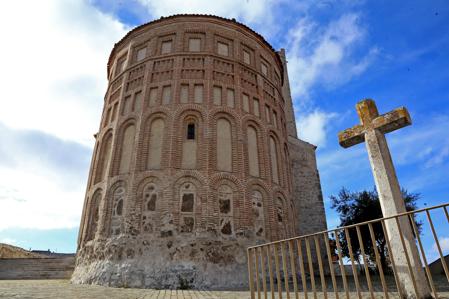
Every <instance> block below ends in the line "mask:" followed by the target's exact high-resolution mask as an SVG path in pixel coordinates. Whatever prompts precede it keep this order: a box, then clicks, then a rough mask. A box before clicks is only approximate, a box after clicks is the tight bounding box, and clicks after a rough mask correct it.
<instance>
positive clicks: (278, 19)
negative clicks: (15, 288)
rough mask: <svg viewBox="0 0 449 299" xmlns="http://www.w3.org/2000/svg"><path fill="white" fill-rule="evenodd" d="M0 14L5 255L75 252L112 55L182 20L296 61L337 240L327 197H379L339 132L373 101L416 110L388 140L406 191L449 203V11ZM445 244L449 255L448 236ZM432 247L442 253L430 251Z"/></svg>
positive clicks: (355, 6) (304, 123)
mask: <svg viewBox="0 0 449 299" xmlns="http://www.w3.org/2000/svg"><path fill="white" fill-rule="evenodd" d="M0 5H1V9H0V25H1V26H0V28H1V29H0V33H1V35H2V37H3V40H7V41H9V43H8V44H7V45H8V47H5V46H4V47H2V48H1V49H0V55H1V57H3V58H5V60H4V61H3V63H2V71H1V72H0V80H1V81H0V82H3V84H4V85H3V86H4V88H3V90H4V94H3V95H2V97H1V98H0V104H1V106H0V107H1V108H0V140H1V142H0V242H9V243H13V244H16V245H19V246H23V247H24V248H27V249H28V248H39V249H51V250H56V249H57V250H58V251H66V252H70V251H74V250H75V248H76V238H77V233H78V225H79V219H80V214H81V209H82V203H83V200H84V191H85V184H86V179H87V174H88V168H89V163H90V158H91V152H92V148H93V145H94V139H93V137H92V134H93V133H95V132H96V131H97V129H98V125H99V120H100V116H101V108H102V102H103V100H102V99H103V96H104V92H105V90H106V84H107V82H106V62H107V58H108V55H109V52H110V50H111V49H112V47H113V44H114V43H115V42H117V41H118V40H119V39H120V38H121V37H122V36H123V35H124V34H126V32H127V31H129V30H130V29H132V28H133V27H134V26H136V25H139V24H141V23H144V22H148V21H150V20H153V19H155V18H159V17H160V16H167V15H170V14H174V13H210V14H216V15H221V16H224V17H229V18H232V17H234V18H236V19H237V20H239V21H241V22H243V23H245V24H247V25H249V26H250V27H252V28H253V29H254V30H256V31H257V32H259V33H261V34H263V35H264V36H265V37H266V39H267V40H268V41H269V42H270V43H271V44H272V45H273V46H274V48H276V49H279V48H285V49H286V52H287V58H288V61H289V63H288V68H289V75H290V84H291V88H292V92H293V97H294V104H295V110H296V117H297V126H298V131H299V135H300V136H301V138H303V139H304V140H307V141H309V142H311V143H313V144H316V145H318V149H317V157H318V166H319V170H320V174H321V179H322V188H323V193H324V198H325V201H326V202H325V204H326V208H327V209H326V212H327V218H328V225H329V227H335V226H337V225H338V223H339V219H338V215H336V214H335V212H333V211H332V210H331V209H330V205H329V202H328V198H329V195H331V194H336V193H337V192H338V190H339V189H340V188H341V187H342V186H345V187H347V188H349V189H351V190H354V191H357V190H362V189H371V188H372V187H373V186H374V181H373V179H372V175H371V170H370V166H369V161H368V157H367V154H366V150H365V145H364V144H360V145H357V146H354V147H352V148H349V149H342V148H340V147H339V145H338V142H337V133H338V131H340V130H343V129H346V128H348V127H351V126H353V125H355V124H357V123H358V122H359V120H358V118H357V115H356V111H355V107H354V105H355V103H356V102H357V101H359V100H361V99H363V98H367V97H369V98H373V99H375V100H376V102H377V105H378V108H379V110H380V112H381V113H385V112H388V111H390V110H392V109H394V108H396V107H399V106H406V107H407V108H408V109H409V111H410V114H411V116H412V120H413V125H412V126H410V127H406V128H404V129H401V130H399V131H396V132H393V133H390V134H389V135H388V137H387V139H388V142H389V145H390V149H391V152H392V156H393V160H394V162H395V165H396V169H397V173H398V177H399V180H400V183H401V186H402V187H404V188H406V189H408V190H409V191H411V192H418V193H420V194H421V200H420V201H419V203H418V205H419V206H420V207H424V206H425V205H427V206H430V205H435V204H439V203H443V202H448V201H449V176H448V174H449V133H448V131H449V71H448V69H449V30H448V29H447V28H449V4H448V3H447V1H444V0H442V1H370V2H369V1H362V0H361V1H357V0H354V1H351V0H342V1H333V0H329V1H311V0H305V1H293V0H278V1H272V0H257V1H255V0H246V1H242V0H228V1H209V0H195V1H181V0H165V1H153V0H134V1H120V2H118V1H117V2H115V1H106V0H96V1H82V0H79V1H69V0H48V1H44V2H40V3H37V1H14V2H9V3H8V2H5V3H2V4H0ZM25 6H26V7H27V8H28V9H26V10H24V9H23V7H25ZM19 14H20V16H21V20H22V21H20V22H18V19H17V16H18V15H19ZM25 37H26V38H25ZM68 58H70V59H68ZM444 221H445V219H444V218H441V217H440V218H439V220H438V223H439V225H440V226H441V225H443V224H445V223H444ZM446 225H447V224H446ZM441 227H442V228H443V226H441ZM440 239H441V240H442V241H443V244H445V245H444V246H445V248H446V250H449V232H448V230H447V226H446V228H445V230H443V231H442V233H441V235H440ZM426 246H427V248H428V249H429V252H431V251H432V250H433V249H432V248H433V241H432V240H430V239H426ZM433 254H436V252H434V253H433Z"/></svg>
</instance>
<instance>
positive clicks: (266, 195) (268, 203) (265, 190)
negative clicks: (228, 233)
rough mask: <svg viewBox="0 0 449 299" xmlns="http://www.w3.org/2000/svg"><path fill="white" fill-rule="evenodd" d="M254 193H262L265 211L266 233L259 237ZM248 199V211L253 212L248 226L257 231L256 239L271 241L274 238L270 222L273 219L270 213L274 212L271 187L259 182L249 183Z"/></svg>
mask: <svg viewBox="0 0 449 299" xmlns="http://www.w3.org/2000/svg"><path fill="white" fill-rule="evenodd" d="M254 191H258V192H260V193H261V195H262V210H263V230H264V233H263V235H259V236H258V235H257V232H258V229H257V228H256V225H257V223H256V221H257V219H256V218H255V215H254V208H255V207H254V206H253V192H254ZM246 197H247V198H248V200H247V206H248V208H247V209H246V210H247V211H251V212H250V215H248V216H249V217H248V218H249V219H250V223H248V226H250V227H253V228H254V229H255V234H256V237H259V238H262V237H264V238H266V239H268V240H269V239H271V236H272V230H271V228H270V222H271V219H272V215H271V213H270V211H271V210H272V209H271V207H272V200H271V193H270V192H269V187H268V186H266V184H265V183H263V182H260V181H257V180H252V182H248V187H247V189H246Z"/></svg>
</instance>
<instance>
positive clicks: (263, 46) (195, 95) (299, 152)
mask: <svg viewBox="0 0 449 299" xmlns="http://www.w3.org/2000/svg"><path fill="white" fill-rule="evenodd" d="M107 76H108V80H109V84H108V88H107V91H106V95H105V99H104V109H103V115H102V120H101V124H100V128H99V132H98V133H97V134H96V135H95V136H96V143H95V148H94V154H93V158H92V163H91V169H90V173H89V180H88V186H87V191H86V198H85V202H84V207H83V214H82V219H81V225H80V231H79V238H78V252H77V262H76V268H75V271H74V274H73V276H72V282H75V283H95V284H103V285H111V286H127V287H153V288H163V287H165V288H176V287H192V288H209V287H211V288H212V287H213V288H221V289H223V288H241V287H244V286H245V285H246V284H247V276H246V275H247V265H246V247H247V246H251V245H254V244H256V243H263V242H267V241H272V240H278V239H284V238H288V237H292V236H296V235H298V234H300V233H304V232H306V230H305V229H304V227H303V225H304V224H306V225H307V227H308V228H313V229H317V230H322V229H325V227H326V224H325V216H324V208H323V202H322V197H321V188H320V183H319V177H318V171H317V169H316V162H315V147H314V146H313V145H310V144H308V143H306V142H304V141H301V140H299V139H297V136H296V128H295V120H294V113H293V106H292V100H291V96H290V89H289V86H288V75H287V69H286V59H285V53H284V51H283V50H281V52H276V51H274V49H273V48H272V47H271V46H270V44H269V43H268V42H267V41H266V40H265V39H264V38H263V37H262V36H260V35H259V34H257V33H256V32H254V31H253V30H251V29H250V28H248V27H246V26H245V25H243V24H241V23H238V22H236V21H235V20H229V19H225V18H220V17H216V16H207V15H176V16H171V17H166V18H161V19H159V20H156V21H153V22H150V23H147V24H144V25H142V26H139V27H137V28H135V29H133V30H132V31H130V32H129V33H128V34H127V35H126V36H125V37H124V38H123V39H121V40H120V41H119V42H118V43H117V44H115V46H114V48H113V50H112V52H111V54H110V57H109V63H108V68H107Z"/></svg>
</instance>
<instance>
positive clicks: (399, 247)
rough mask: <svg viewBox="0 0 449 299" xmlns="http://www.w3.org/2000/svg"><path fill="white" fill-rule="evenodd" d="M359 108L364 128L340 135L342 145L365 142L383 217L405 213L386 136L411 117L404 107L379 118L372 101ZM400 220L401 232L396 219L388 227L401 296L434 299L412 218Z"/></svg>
mask: <svg viewBox="0 0 449 299" xmlns="http://www.w3.org/2000/svg"><path fill="white" fill-rule="evenodd" d="M356 108H357V113H358V115H359V118H360V122H361V124H360V125H356V126H354V127H352V128H350V129H346V130H344V131H342V132H340V133H339V134H338V139H339V143H340V145H341V146H342V147H344V148H347V147H350V146H353V145H355V144H358V143H362V142H365V144H366V148H367V150H368V155H369V160H370V163H371V168H372V171H373V175H374V181H375V183H376V188H377V192H378V194H379V201H380V205H381V208H382V213H383V215H384V217H388V216H392V215H396V214H400V213H404V212H406V209H405V203H404V200H403V198H402V194H401V189H400V187H399V182H398V179H397V176H396V171H395V169H394V166H393V162H392V160H391V155H390V151H389V149H388V145H387V141H386V139H385V136H384V134H386V133H389V132H391V131H394V130H397V129H400V128H402V127H405V126H408V125H410V124H411V119H410V115H409V113H408V111H407V109H406V108H404V107H401V108H398V109H395V110H393V111H391V112H388V113H386V114H383V115H379V113H378V111H377V107H376V104H375V103H374V101H373V100H370V99H366V100H363V101H360V102H359V103H357V105H356ZM398 220H399V225H400V229H399V228H398V223H396V220H395V219H394V218H393V219H389V220H386V221H385V224H386V231H387V236H386V237H388V239H389V240H390V243H391V251H392V255H393V259H394V262H395V265H396V269H397V273H396V275H397V277H398V281H399V284H400V287H401V289H402V291H403V292H402V293H403V294H406V296H407V298H420V299H421V298H431V297H430V289H429V286H428V284H427V280H426V277H425V273H424V270H423V267H422V264H421V259H420V256H419V252H418V248H417V247H416V243H415V238H414V235H413V232H412V228H411V226H410V221H409V218H408V217H400V218H399V219H398ZM401 235H402V237H401ZM404 247H405V248H404ZM409 266H410V267H409ZM409 269H410V270H411V271H410V270H409Z"/></svg>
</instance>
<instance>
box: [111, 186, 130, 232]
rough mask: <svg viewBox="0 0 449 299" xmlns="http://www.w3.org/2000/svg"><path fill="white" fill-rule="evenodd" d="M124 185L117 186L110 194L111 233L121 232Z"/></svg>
mask: <svg viewBox="0 0 449 299" xmlns="http://www.w3.org/2000/svg"><path fill="white" fill-rule="evenodd" d="M125 193H126V190H125V188H124V187H118V188H116V189H115V190H114V192H113V194H112V217H111V234H112V235H119V234H121V233H123V214H124V204H125Z"/></svg>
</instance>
